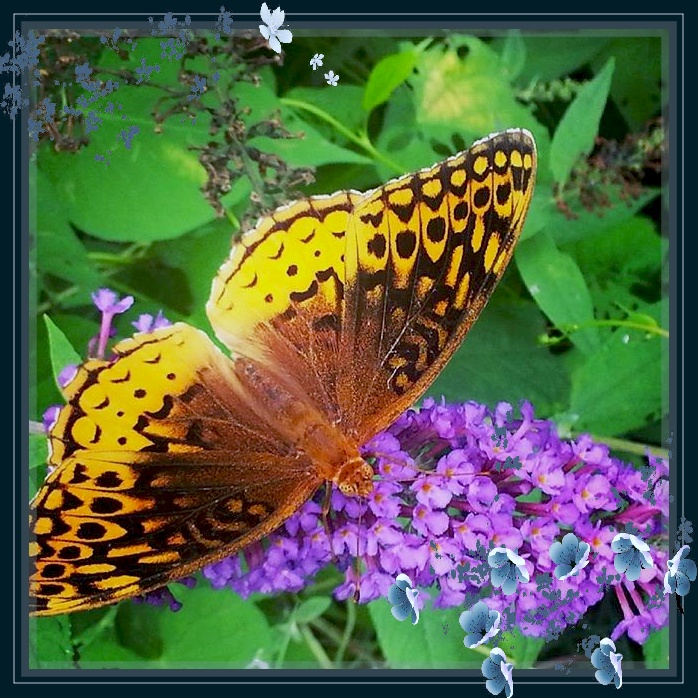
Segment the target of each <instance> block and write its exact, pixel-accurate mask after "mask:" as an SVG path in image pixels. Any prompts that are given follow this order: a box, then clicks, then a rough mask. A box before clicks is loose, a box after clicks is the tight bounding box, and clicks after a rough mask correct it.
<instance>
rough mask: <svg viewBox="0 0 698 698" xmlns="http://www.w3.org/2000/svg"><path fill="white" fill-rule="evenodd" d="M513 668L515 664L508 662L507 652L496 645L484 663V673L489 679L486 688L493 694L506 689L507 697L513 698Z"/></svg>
mask: <svg viewBox="0 0 698 698" xmlns="http://www.w3.org/2000/svg"><path fill="white" fill-rule="evenodd" d="M513 668H514V665H513V664H508V663H507V656H506V654H504V652H502V650H500V649H499V647H495V648H494V649H493V650H492V651H491V652H490V656H489V657H487V659H485V661H484V662H483V663H482V675H483V676H484V677H485V678H486V679H487V681H485V688H486V689H487V690H488V691H489V692H490V693H491V694H492V695H493V696H496V695H497V694H499V693H501V692H502V690H504V695H505V696H506V698H511V696H512V695H514V682H513V681H512V678H511V672H512V670H513Z"/></svg>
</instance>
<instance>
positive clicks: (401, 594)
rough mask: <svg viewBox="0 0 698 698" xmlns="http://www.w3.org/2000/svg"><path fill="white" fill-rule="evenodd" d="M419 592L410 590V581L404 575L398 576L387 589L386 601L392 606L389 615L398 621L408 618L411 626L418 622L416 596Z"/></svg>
mask: <svg viewBox="0 0 698 698" xmlns="http://www.w3.org/2000/svg"><path fill="white" fill-rule="evenodd" d="M418 594H419V591H418V590H417V589H413V588H412V580H411V579H410V578H409V577H408V576H407V575H406V574H399V575H398V576H397V577H396V579H395V584H392V585H391V586H390V589H388V601H390V603H391V604H393V607H392V609H391V613H392V614H393V617H394V618H397V620H399V621H403V620H405V618H408V617H409V619H410V620H411V621H412V625H417V623H418V622H419V609H418V608H417V603H416V602H417V595H418Z"/></svg>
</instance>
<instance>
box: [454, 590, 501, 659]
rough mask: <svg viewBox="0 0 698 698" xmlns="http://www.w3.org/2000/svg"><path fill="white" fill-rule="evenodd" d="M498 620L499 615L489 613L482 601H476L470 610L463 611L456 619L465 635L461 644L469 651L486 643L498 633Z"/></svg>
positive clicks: (493, 612) (492, 612)
mask: <svg viewBox="0 0 698 698" xmlns="http://www.w3.org/2000/svg"><path fill="white" fill-rule="evenodd" d="M499 619H500V615H499V613H498V612H497V611H490V608H489V606H488V605H487V604H486V603H484V602H483V601H478V603H476V604H475V605H474V606H473V607H472V608H470V609H469V610H467V611H463V613H461V614H460V618H459V619H458V622H459V623H460V627H461V628H463V630H465V632H466V633H467V635H466V636H465V637H464V638H463V644H464V645H465V646H466V647H468V648H469V649H470V648H473V647H477V646H478V645H482V644H484V643H485V642H487V641H488V640H489V639H490V638H492V637H494V636H495V635H496V634H497V633H498V632H499Z"/></svg>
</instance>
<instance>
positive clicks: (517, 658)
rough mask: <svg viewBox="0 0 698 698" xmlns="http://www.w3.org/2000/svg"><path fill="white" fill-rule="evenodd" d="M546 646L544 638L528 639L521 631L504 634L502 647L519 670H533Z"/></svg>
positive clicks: (501, 642)
mask: <svg viewBox="0 0 698 698" xmlns="http://www.w3.org/2000/svg"><path fill="white" fill-rule="evenodd" d="M544 646H545V639H544V638H542V637H527V636H526V635H524V634H523V633H522V632H521V631H520V630H513V631H511V632H506V633H503V634H502V637H501V641H500V647H501V649H502V650H503V651H504V652H505V653H506V655H507V659H508V660H509V661H511V662H513V663H514V666H515V667H516V668H517V669H531V668H532V667H533V665H534V664H535V663H536V660H537V659H538V655H540V653H541V650H542V649H543V647H544Z"/></svg>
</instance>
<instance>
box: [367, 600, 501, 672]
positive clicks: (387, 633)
mask: <svg viewBox="0 0 698 698" xmlns="http://www.w3.org/2000/svg"><path fill="white" fill-rule="evenodd" d="M429 593H430V594H432V595H435V594H437V593H438V591H437V590H436V589H434V588H432V589H430V590H429ZM390 608H391V606H390V603H389V602H388V601H387V600H386V599H377V600H376V601H372V602H371V603H369V604H368V610H369V613H370V615H371V619H372V621H373V626H374V628H375V631H376V635H377V636H378V643H379V645H380V648H381V650H382V652H383V655H384V656H385V658H386V661H387V663H388V667H389V668H390V669H455V668H458V669H479V668H480V667H481V666H482V662H483V660H484V659H485V657H487V656H488V655H489V649H486V650H483V651H482V652H476V651H474V650H469V649H467V648H466V647H465V646H464V645H463V638H464V637H465V634H464V632H463V630H462V629H461V627H460V625H459V623H458V618H459V617H460V611H459V610H457V609H454V608H451V609H435V608H428V609H423V610H422V612H421V613H420V615H419V622H418V623H417V625H412V624H411V623H410V621H409V620H405V621H403V622H400V621H397V620H396V619H395V618H394V617H393V615H392V613H391V612H390Z"/></svg>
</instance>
